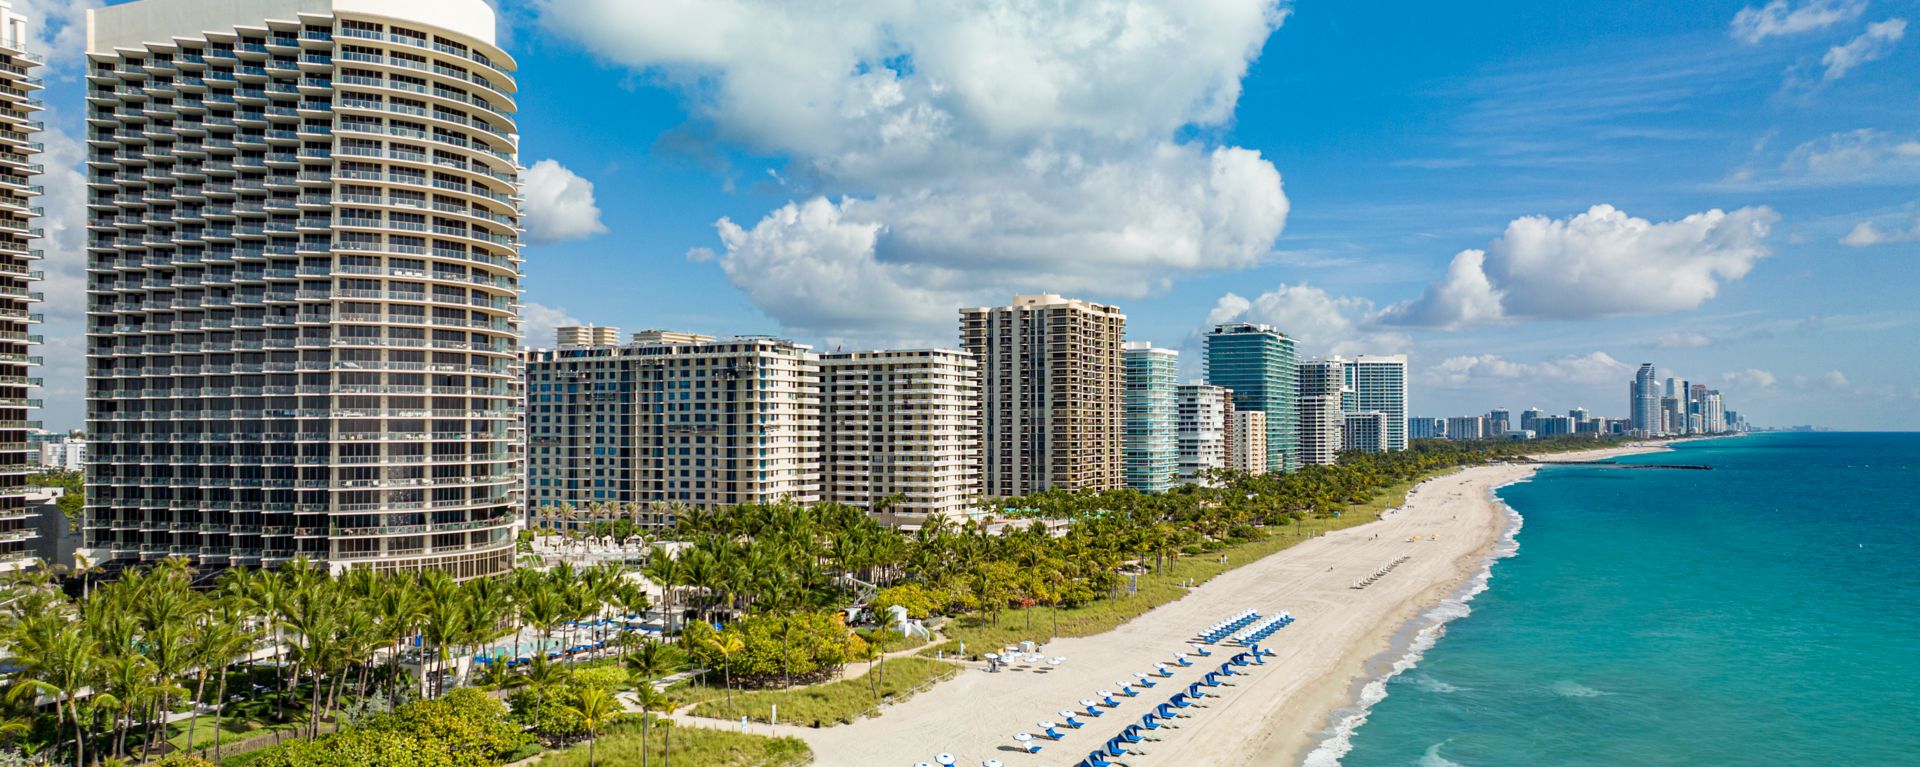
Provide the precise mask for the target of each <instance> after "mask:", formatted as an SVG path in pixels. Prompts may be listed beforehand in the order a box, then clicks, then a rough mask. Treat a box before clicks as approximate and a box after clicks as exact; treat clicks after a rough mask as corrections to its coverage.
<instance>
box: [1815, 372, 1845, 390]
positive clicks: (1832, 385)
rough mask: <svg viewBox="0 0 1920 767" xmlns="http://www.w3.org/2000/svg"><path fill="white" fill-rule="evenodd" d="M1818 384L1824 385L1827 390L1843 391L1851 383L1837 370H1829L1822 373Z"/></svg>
mask: <svg viewBox="0 0 1920 767" xmlns="http://www.w3.org/2000/svg"><path fill="white" fill-rule="evenodd" d="M1820 382H1821V383H1824V384H1826V385H1827V388H1829V389H1845V388H1847V387H1848V386H1850V385H1852V382H1851V381H1848V380H1847V374H1846V373H1843V372H1840V371H1838V370H1829V371H1827V372H1825V373H1822V374H1821V375H1820Z"/></svg>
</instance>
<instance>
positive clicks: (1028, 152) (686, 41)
mask: <svg viewBox="0 0 1920 767" xmlns="http://www.w3.org/2000/svg"><path fill="white" fill-rule="evenodd" d="M539 7H540V15H541V20H542V23H544V24H545V25H546V26H547V27H548V28H549V29H552V30H554V31H556V32H557V33H559V34H560V35H562V36H564V37H569V38H572V39H575V40H577V41H579V42H580V43H582V44H583V45H584V46H585V47H586V48H588V49H589V50H591V51H592V52H594V53H595V54H597V55H599V56H601V57H603V58H605V59H607V60H609V61H612V62H615V63H617V64H620V65H624V66H626V67H628V68H630V69H632V70H634V71H636V72H639V73H641V74H643V75H644V76H647V77H649V78H650V79H652V80H654V81H657V82H664V83H668V84H670V85H673V86H675V87H678V88H679V89H680V90H682V91H683V93H684V94H685V95H686V96H687V97H688V99H689V101H690V103H691V104H692V109H693V111H694V114H695V119H696V121H697V122H699V123H700V124H701V125H702V127H703V128H705V129H708V130H706V131H705V132H710V133H711V134H712V135H714V136H716V137H717V138H718V140H720V141H723V142H727V143H730V144H733V145H736V146H740V147H744V148H746V149H749V150H751V151H753V152H759V153H764V154H769V155H774V156H778V157H780V158H782V159H784V160H785V161H786V164H785V165H784V167H783V168H782V177H783V178H784V179H786V180H788V182H789V183H790V184H791V185H792V187H793V188H795V189H799V190H803V193H802V194H801V195H799V197H798V198H797V199H795V200H793V201H792V202H790V203H789V204H786V205H782V206H780V207H778V208H776V209H775V210H773V211H770V212H768V213H767V214H765V215H764V216H763V218H762V219H761V220H760V221H757V222H751V223H749V222H745V221H738V222H736V221H734V220H731V219H729V220H723V221H721V222H719V223H718V225H717V227H716V228H717V230H718V233H719V239H720V244H721V246H722V247H721V248H719V249H717V252H713V253H708V252H705V251H696V252H695V253H694V254H693V255H695V256H696V257H697V258H708V257H711V258H712V260H714V261H716V262H717V263H718V264H719V266H720V267H721V268H722V269H723V270H724V271H725V273H726V274H727V276H728V279H729V280H730V281H732V282H733V283H734V284H735V285H736V286H738V287H739V288H740V289H741V290H742V291H744V292H745V293H746V294H747V295H748V297H749V298H751V299H752V300H753V301H754V303H755V304H756V305H758V306H759V307H761V308H762V309H763V310H765V311H767V312H768V313H769V314H771V315H773V316H774V317H775V318H777V319H779V320H780V321H781V322H782V323H784V324H785V325H786V326H788V327H789V328H795V329H805V330H810V331H813V332H816V333H820V334H822V335H833V334H835V333H838V332H846V331H850V330H853V329H855V328H854V326H853V323H860V322H868V321H871V320H872V319H874V318H876V317H878V316H882V315H881V312H880V311H879V310H878V309H877V308H875V307H874V306H872V305H874V304H877V305H879V306H898V305H909V306H911V307H912V309H913V311H910V312H907V313H906V315H905V317H906V318H907V319H908V320H911V321H917V322H919V323H921V329H925V328H928V327H932V326H934V325H936V324H937V325H938V326H940V327H941V328H942V329H944V330H946V331H947V332H950V326H951V323H952V311H953V309H954V308H955V307H956V306H959V305H961V304H966V303H977V302H979V301H983V300H988V299H992V300H998V301H1004V300H1005V298H1006V296H1005V295H1004V294H1005V293H1007V292H1009V291H1022V290H1035V289H1046V290H1052V291H1072V292H1084V293H1092V294H1098V295H1105V296H1116V297H1128V296H1139V295H1146V294H1149V293H1152V292H1154V291H1158V290H1162V289H1164V288H1165V287H1166V286H1167V285H1168V284H1170V282H1171V281H1172V280H1174V279H1177V278H1178V277H1180V276H1182V275H1185V274H1191V273H1195V272H1203V271H1211V270H1221V269H1237V268H1244V267H1246V266H1249V265H1252V264H1255V263H1258V262H1259V261H1261V260H1262V259H1264V258H1266V257H1267V256H1268V254H1269V253H1270V252H1271V250H1272V245H1273V241H1274V239H1275V238H1277V237H1278V236H1279V234H1280V231H1281V229H1282V227H1283V226H1284V224H1285V221H1286V216H1287V212H1288V207H1289V204H1288V201H1287V198H1286V195H1285V193H1284V191H1283V189H1282V185H1281V178H1280V174H1279V172H1278V171H1277V170H1275V169H1274V167H1273V165H1272V163H1270V162H1268V161H1267V160H1266V159H1264V158H1262V157H1261V156H1260V155H1259V153H1257V152H1254V151H1250V150H1245V149H1239V148H1234V147H1217V146H1214V145H1212V144H1211V143H1209V142H1205V141H1203V140H1196V139H1193V138H1191V136H1192V132H1191V131H1188V130H1187V129H1189V128H1193V127H1211V126H1221V125H1224V124H1226V123H1228V122H1229V121H1230V120H1231V119H1232V117H1233V111H1234V107H1235V104H1236V103H1237V101H1238V99H1239V95H1240V87H1241V86H1240V82H1241V79H1242V78H1243V77H1244V76H1245V74H1246V72H1247V67H1248V65H1249V64H1250V63H1251V62H1252V60H1253V59H1254V57H1256V56H1257V55H1258V54H1259V51H1260V49H1261V47H1262V46H1263V45H1264V44H1265V42H1266V40H1267V37H1268V36H1269V35H1270V34H1271V33H1272V31H1273V30H1274V29H1276V28H1277V27H1278V26H1279V25H1280V23H1281V22H1282V21H1283V20H1284V18H1285V15H1286V13H1285V11H1284V10H1283V9H1282V8H1281V6H1280V4H1279V3H1278V1H1277V0H1089V1H1088V2H1076V3H1057V2H1050V1H1047V0H989V1H988V2H983V3H975V4H964V5H963V4H938V3H900V2H864V1H856V0H829V1H827V2H823V3H791V2H783V1H780V0H708V1H707V2H699V3H694V2H651V3H628V2H618V1H617V0H566V1H565V2H562V1H561V0H547V1H546V2H543V3H541V4H540V6H539ZM849 275H858V276H859V278H860V279H863V280H867V281H868V282H867V283H865V284H863V285H862V286H860V287H861V288H862V289H859V290H855V289H849V288H848V287H846V286H845V285H843V284H841V283H839V282H838V280H841V279H844V278H846V277H847V276H849ZM830 296H844V297H845V299H846V300H844V301H841V302H838V303H828V302H826V301H823V300H821V299H823V298H825V297H830Z"/></svg>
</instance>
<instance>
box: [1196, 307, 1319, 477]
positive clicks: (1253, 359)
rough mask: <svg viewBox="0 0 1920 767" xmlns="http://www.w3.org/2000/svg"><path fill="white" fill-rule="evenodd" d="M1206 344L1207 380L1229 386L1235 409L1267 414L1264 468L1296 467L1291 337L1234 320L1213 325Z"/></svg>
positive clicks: (1295, 359) (1295, 362)
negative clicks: (1265, 465) (1265, 461)
mask: <svg viewBox="0 0 1920 767" xmlns="http://www.w3.org/2000/svg"><path fill="white" fill-rule="evenodd" d="M1206 343H1207V347H1206V348H1207V383H1210V384H1213V385H1214V386H1224V387H1226V388H1227V389H1230V390H1232V392H1233V409H1234V410H1258V411H1260V412H1262V413H1266V414H1267V470H1268V471H1288V470H1291V469H1293V468H1295V467H1297V466H1298V465H1299V462H1298V460H1296V459H1295V458H1294V457H1293V455H1294V453H1295V452H1296V451H1297V450H1298V449H1299V439H1298V437H1296V436H1295V429H1296V427H1297V425H1298V423H1299V421H1298V419H1297V417H1296V416H1295V414H1294V398H1295V397H1296V396H1297V394H1298V389H1299V379H1298V376H1299V364H1300V360H1299V353H1298V351H1297V350H1296V348H1295V345H1294V341H1293V339H1292V338H1288V337H1287V336H1286V334H1284V333H1281V332H1280V331H1279V330H1277V329H1275V328H1273V327H1271V326H1268V325H1253V324H1248V323H1244V322H1236V323H1229V324H1223V325H1215V326H1214V328H1213V331H1212V332H1209V333H1208V334H1207V342H1206Z"/></svg>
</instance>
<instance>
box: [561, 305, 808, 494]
mask: <svg viewBox="0 0 1920 767" xmlns="http://www.w3.org/2000/svg"><path fill="white" fill-rule="evenodd" d="M681 337H682V338H683V339H695V340H683V341H676V342H672V343H640V344H628V345H625V346H590V347H572V348H566V349H551V350H548V349H537V350H533V351H530V352H528V354H527V375H526V396H527V422H526V435H527V459H528V460H527V487H526V499H527V501H526V502H527V508H528V510H529V511H530V512H531V513H533V514H535V515H539V516H543V517H545V516H551V510H553V509H566V508H568V507H571V508H573V509H576V510H584V509H587V508H589V507H590V506H592V505H594V504H615V505H617V506H619V507H622V508H625V507H626V506H627V504H637V505H638V506H639V509H640V519H639V520H638V521H639V522H640V523H641V524H646V525H661V526H664V525H670V524H672V523H673V520H674V515H673V511H674V510H675V509H676V508H678V507H682V506H685V507H695V508H709V509H710V508H718V507H722V506H731V505H735V504H743V503H772V502H775V501H781V500H791V501H795V502H799V503H814V502H818V501H819V500H820V483H821V478H820V440H821V436H820V362H819V357H818V355H816V354H814V352H813V350H812V349H811V348H810V347H807V346H805V345H802V344H796V343H793V342H791V341H785V340H780V339H775V338H765V337H743V338H729V339H720V340H715V339H712V338H707V337H705V336H691V335H682V336H681Z"/></svg>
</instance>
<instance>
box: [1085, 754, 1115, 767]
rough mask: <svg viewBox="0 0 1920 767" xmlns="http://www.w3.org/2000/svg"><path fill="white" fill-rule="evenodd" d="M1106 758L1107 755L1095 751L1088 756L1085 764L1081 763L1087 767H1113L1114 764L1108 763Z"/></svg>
mask: <svg viewBox="0 0 1920 767" xmlns="http://www.w3.org/2000/svg"><path fill="white" fill-rule="evenodd" d="M1105 757H1106V754H1103V753H1101V752H1099V751H1095V752H1093V753H1090V754H1087V760H1086V761H1085V762H1081V764H1084V765H1086V766H1087V767H1113V762H1109V761H1107V760H1106V758H1105Z"/></svg>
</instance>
